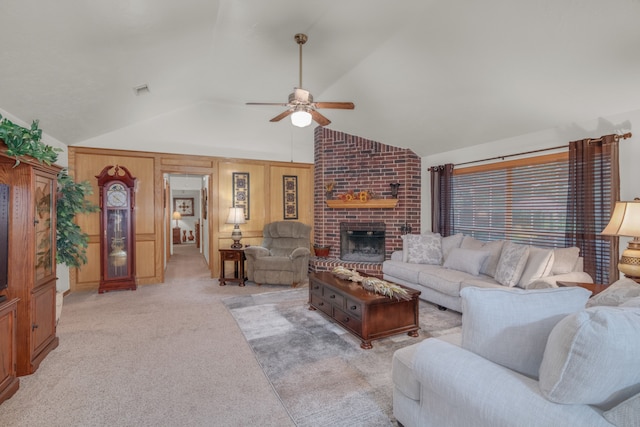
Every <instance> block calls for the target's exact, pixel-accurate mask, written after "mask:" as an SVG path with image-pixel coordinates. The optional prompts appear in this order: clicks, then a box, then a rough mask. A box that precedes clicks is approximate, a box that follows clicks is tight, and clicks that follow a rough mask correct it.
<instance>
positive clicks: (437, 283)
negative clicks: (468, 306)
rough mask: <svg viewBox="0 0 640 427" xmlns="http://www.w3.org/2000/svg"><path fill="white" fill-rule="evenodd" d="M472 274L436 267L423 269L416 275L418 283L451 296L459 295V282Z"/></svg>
mask: <svg viewBox="0 0 640 427" xmlns="http://www.w3.org/2000/svg"><path fill="white" fill-rule="evenodd" d="M472 277H474V276H472V275H470V274H469V273H464V272H462V271H457V270H448V269H446V268H444V267H437V268H433V269H429V270H423V271H421V272H420V274H419V275H418V284H420V285H422V286H425V287H427V288H431V289H434V290H436V291H438V292H441V293H443V294H445V295H450V296H452V297H459V296H460V284H461V283H462V282H463V281H464V280H467V279H470V278H472Z"/></svg>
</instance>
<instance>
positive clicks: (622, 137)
mask: <svg viewBox="0 0 640 427" xmlns="http://www.w3.org/2000/svg"><path fill="white" fill-rule="evenodd" d="M627 138H631V132H627V133H625V134H622V135H614V136H613V139H614V141H616V142H617V141H619V140H620V139H627ZM603 140H604V137H600V138H594V139H589V142H602V141H603ZM566 147H568V145H558V146H556V147H549V148H541V149H540V150H532V151H525V152H523V153H517V154H506V155H504V156H496V157H489V158H487V159H482V160H472V161H469V162H463V163H456V164H454V166H463V165H469V164H472V163H482V162H488V161H490V160H504V159H506V158H508V157H517V156H524V155H525V154H534V153H542V152H544V151H552V150H558V149H560V148H566Z"/></svg>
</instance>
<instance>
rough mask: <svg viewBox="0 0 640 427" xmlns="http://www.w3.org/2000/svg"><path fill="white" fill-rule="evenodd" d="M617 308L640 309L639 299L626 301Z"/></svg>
mask: <svg viewBox="0 0 640 427" xmlns="http://www.w3.org/2000/svg"><path fill="white" fill-rule="evenodd" d="M619 307H635V308H640V297H635V298H631V299H628V300H626V301H625V302H623V303H622V304H620V305H619Z"/></svg>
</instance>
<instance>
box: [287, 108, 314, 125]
mask: <svg viewBox="0 0 640 427" xmlns="http://www.w3.org/2000/svg"><path fill="white" fill-rule="evenodd" d="M291 123H292V124H293V125H294V126H297V127H299V128H303V127H306V126H309V125H310V124H311V114H310V113H309V112H308V111H304V110H300V111H294V112H293V114H291Z"/></svg>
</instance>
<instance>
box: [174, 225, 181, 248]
mask: <svg viewBox="0 0 640 427" xmlns="http://www.w3.org/2000/svg"><path fill="white" fill-rule="evenodd" d="M173 244H174V245H179V244H180V227H175V228H174V229H173Z"/></svg>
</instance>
